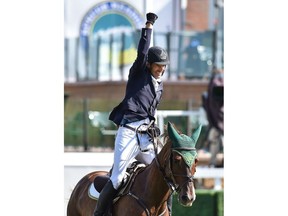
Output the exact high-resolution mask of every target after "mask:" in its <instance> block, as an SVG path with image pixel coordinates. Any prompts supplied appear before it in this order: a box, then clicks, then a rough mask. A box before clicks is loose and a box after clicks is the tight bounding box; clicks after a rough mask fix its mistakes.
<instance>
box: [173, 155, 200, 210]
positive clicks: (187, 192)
mask: <svg viewBox="0 0 288 216" xmlns="http://www.w3.org/2000/svg"><path fill="white" fill-rule="evenodd" d="M172 157H173V162H172V172H173V176H174V178H175V182H176V183H177V185H178V202H179V203H180V204H181V205H183V206H186V207H189V206H192V204H193V202H194V201H195V199H196V193H195V187H194V182H193V175H194V173H195V172H196V165H197V162H198V160H197V159H195V161H194V163H193V165H192V167H191V168H190V167H189V166H187V164H186V163H185V161H184V159H183V157H182V156H181V155H180V154H179V153H178V152H176V151H173V156H172Z"/></svg>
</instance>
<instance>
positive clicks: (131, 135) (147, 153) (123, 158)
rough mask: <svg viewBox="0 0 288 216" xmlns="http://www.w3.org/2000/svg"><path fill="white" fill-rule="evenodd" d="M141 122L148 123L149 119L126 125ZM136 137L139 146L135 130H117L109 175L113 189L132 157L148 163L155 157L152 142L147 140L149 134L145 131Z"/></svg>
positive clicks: (118, 182)
mask: <svg viewBox="0 0 288 216" xmlns="http://www.w3.org/2000/svg"><path fill="white" fill-rule="evenodd" d="M143 123H147V124H149V119H144V120H141V121H138V122H133V123H130V124H128V125H129V126H131V127H133V128H137V127H138V126H139V125H141V124H143ZM146 128H147V127H146ZM141 129H142V127H141ZM143 129H145V126H143ZM138 137H139V141H140V147H139V144H138V142H137V137H136V132H135V131H132V130H131V129H129V128H126V127H119V129H118V131H117V134H116V139H115V147H114V164H113V169H112V175H111V177H110V179H111V181H112V184H113V186H114V188H115V189H118V187H119V186H120V184H121V182H122V180H123V178H124V177H125V172H126V169H127V167H128V166H129V165H130V164H131V163H132V162H133V160H134V159H137V160H138V161H140V162H141V163H144V164H146V165H148V164H150V163H151V162H152V160H153V159H154V158H155V152H154V147H153V143H152V142H151V141H149V139H150V137H149V135H148V134H147V133H144V134H138Z"/></svg>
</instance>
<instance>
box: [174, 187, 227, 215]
mask: <svg viewBox="0 0 288 216" xmlns="http://www.w3.org/2000/svg"><path fill="white" fill-rule="evenodd" d="M177 196H178V195H177V194H175V195H174V196H173V206H172V215H173V216H182V215H191V216H223V215H224V202H223V200H224V192H223V190H221V191H216V190H202V189H201V190H200V189H199V190H196V200H195V202H194V203H193V205H192V206H191V207H184V206H182V205H181V204H180V203H179V202H178V200H177Z"/></svg>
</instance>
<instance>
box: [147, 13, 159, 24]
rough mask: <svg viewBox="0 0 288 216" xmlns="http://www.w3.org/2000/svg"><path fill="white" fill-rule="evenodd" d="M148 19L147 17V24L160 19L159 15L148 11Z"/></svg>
mask: <svg viewBox="0 0 288 216" xmlns="http://www.w3.org/2000/svg"><path fill="white" fill-rule="evenodd" d="M146 19H147V21H146V24H147V23H151V24H152V25H153V24H154V23H155V21H156V20H157V19H158V16H157V15H156V14H154V13H147V14H146Z"/></svg>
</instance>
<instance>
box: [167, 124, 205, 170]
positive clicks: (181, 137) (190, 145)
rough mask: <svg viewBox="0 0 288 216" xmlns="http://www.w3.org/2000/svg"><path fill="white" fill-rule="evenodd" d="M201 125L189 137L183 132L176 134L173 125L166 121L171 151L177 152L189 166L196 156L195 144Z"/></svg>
mask: <svg viewBox="0 0 288 216" xmlns="http://www.w3.org/2000/svg"><path fill="white" fill-rule="evenodd" d="M201 129H202V125H199V126H198V127H197V128H196V129H195V130H194V131H193V133H192V136H191V137H189V136H187V135H185V134H178V132H177V131H176V130H175V129H174V127H173V125H172V124H171V123H170V122H168V135H169V137H170V139H171V140H172V149H173V151H176V152H178V153H179V154H180V155H181V156H182V157H183V159H184V161H185V163H186V164H187V165H188V166H189V167H190V168H191V166H192V165H193V163H194V160H195V158H196V157H197V151H196V148H195V145H196V143H197V140H198V138H199V135H200V132H201Z"/></svg>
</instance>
